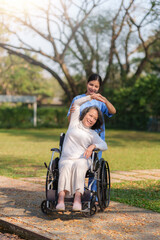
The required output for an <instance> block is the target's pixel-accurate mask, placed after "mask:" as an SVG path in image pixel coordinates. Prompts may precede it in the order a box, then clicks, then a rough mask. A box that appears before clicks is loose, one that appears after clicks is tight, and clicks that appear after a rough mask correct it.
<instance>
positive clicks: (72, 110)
mask: <svg viewBox="0 0 160 240" xmlns="http://www.w3.org/2000/svg"><path fill="white" fill-rule="evenodd" d="M74 111H75V107H74V104H72V106H71V108H70V113H73V112H74Z"/></svg>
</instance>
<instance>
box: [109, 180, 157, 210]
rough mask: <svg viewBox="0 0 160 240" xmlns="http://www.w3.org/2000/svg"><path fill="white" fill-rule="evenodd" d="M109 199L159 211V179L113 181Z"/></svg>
mask: <svg viewBox="0 0 160 240" xmlns="http://www.w3.org/2000/svg"><path fill="white" fill-rule="evenodd" d="M111 200H113V201H118V202H122V203H127V204H129V205H131V206H137V207H141V208H145V209H150V210H153V211H156V212H160V181H154V180H145V181H135V182H132V181H130V182H127V181H126V182H123V183H113V185H112V188H111Z"/></svg>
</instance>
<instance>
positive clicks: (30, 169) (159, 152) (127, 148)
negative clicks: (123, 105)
mask: <svg viewBox="0 0 160 240" xmlns="http://www.w3.org/2000/svg"><path fill="white" fill-rule="evenodd" d="M61 132H66V129H25V130H21V129H9V130H8V129H7V130H5V129H1V130H0V145H1V148H0V174H1V175H5V176H10V177H27V176H29V177H30V176H44V175H45V174H46V169H45V168H44V162H47V163H49V161H50V158H51V151H50V149H51V148H53V147H58V145H59V136H60V133H61ZM106 141H107V143H108V150H107V151H106V152H104V153H103V157H104V158H105V159H106V160H107V161H108V162H109V165H110V169H111V171H113V170H124V171H125V170H134V169H154V168H160V147H159V144H160V133H147V132H135V131H120V130H107V131H106Z"/></svg>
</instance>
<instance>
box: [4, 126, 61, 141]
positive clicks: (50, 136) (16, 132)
mask: <svg viewBox="0 0 160 240" xmlns="http://www.w3.org/2000/svg"><path fill="white" fill-rule="evenodd" d="M62 132H66V129H48V128H47V129H0V133H5V134H7V135H9V136H15V137H19V136H22V137H26V138H27V139H29V140H32V141H37V140H38V141H44V140H48V141H58V140H59V136H60V134H61V133H62Z"/></svg>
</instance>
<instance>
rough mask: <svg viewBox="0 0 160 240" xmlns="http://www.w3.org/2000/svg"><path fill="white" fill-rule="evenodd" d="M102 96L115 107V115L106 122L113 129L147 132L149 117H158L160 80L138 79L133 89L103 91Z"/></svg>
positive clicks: (149, 77)
mask: <svg viewBox="0 0 160 240" xmlns="http://www.w3.org/2000/svg"><path fill="white" fill-rule="evenodd" d="M104 95H105V96H106V97H107V98H108V99H109V100H110V101H111V102H112V103H113V105H114V106H115V107H116V110H117V114H116V115H115V116H114V117H113V118H111V120H109V121H108V120H106V121H107V125H109V127H113V128H120V129H134V130H147V128H148V123H149V119H150V116H152V117H154V118H157V119H158V116H160V78H158V77H157V76H155V75H148V76H145V77H141V78H139V79H138V80H137V81H136V82H135V84H134V86H133V87H128V88H121V89H119V90H113V89H105V90H104Z"/></svg>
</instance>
